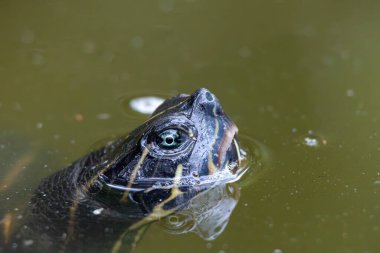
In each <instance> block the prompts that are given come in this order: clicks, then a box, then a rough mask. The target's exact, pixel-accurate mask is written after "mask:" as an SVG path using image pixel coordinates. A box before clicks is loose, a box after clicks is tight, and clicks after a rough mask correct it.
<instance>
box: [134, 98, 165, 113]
mask: <svg viewBox="0 0 380 253" xmlns="http://www.w3.org/2000/svg"><path fill="white" fill-rule="evenodd" d="M164 100H165V99H163V98H160V97H140V98H134V99H132V100H131V101H130V102H129V105H130V107H131V108H132V109H133V110H134V111H136V112H139V113H143V114H152V113H153V112H154V111H155V110H156V109H157V107H158V106H160V104H162V102H164Z"/></svg>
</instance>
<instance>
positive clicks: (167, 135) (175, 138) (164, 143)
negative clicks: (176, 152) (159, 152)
mask: <svg viewBox="0 0 380 253" xmlns="http://www.w3.org/2000/svg"><path fill="white" fill-rule="evenodd" d="M182 143H183V138H182V136H181V133H180V131H178V130H176V129H168V130H165V131H163V132H161V133H160V134H158V140H157V144H158V146H159V147H160V148H163V149H175V148H178V147H179V146H180V145H181V144H182Z"/></svg>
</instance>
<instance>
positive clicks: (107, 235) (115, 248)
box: [0, 88, 243, 253]
mask: <svg viewBox="0 0 380 253" xmlns="http://www.w3.org/2000/svg"><path fill="white" fill-rule="evenodd" d="M237 133H238V128H237V126H236V124H235V123H234V122H233V121H232V119H231V118H230V117H229V116H227V114H226V113H225V112H224V110H223V108H222V106H221V104H220V102H219V100H218V98H217V97H216V96H215V95H214V94H213V93H211V92H210V91H209V90H207V89H205V88H200V89H198V90H196V91H195V92H194V93H192V94H190V95H188V94H179V95H176V96H174V97H172V98H169V99H167V100H165V101H164V102H163V103H162V104H161V105H160V106H159V107H158V108H157V109H156V110H155V111H154V112H153V113H152V115H151V116H150V117H149V118H148V119H147V120H146V121H145V122H143V123H142V124H141V125H140V126H138V127H137V128H135V129H134V130H133V131H131V132H130V133H129V134H128V135H126V136H123V137H120V138H117V139H116V140H114V141H113V142H111V143H108V144H106V145H105V146H103V147H101V148H99V149H97V150H95V151H92V152H90V153H89V154H86V155H85V156H83V157H82V158H80V159H78V160H77V161H75V162H73V163H72V164H71V165H69V166H67V167H66V168H63V169H61V170H59V171H58V172H56V173H54V174H52V175H51V176H48V177H47V178H44V179H42V181H41V182H40V184H39V185H38V187H37V188H36V189H35V191H34V193H33V196H32V198H31V200H30V203H29V205H28V207H27V209H26V211H25V214H24V216H23V219H22V224H21V225H20V226H18V227H17V228H12V231H13V232H12V233H11V234H10V235H9V234H7V235H6V236H7V240H6V243H3V245H1V244H0V252H28V253H34V252H57V253H65V252H78V253H79V252H81V253H85V252H111V253H117V252H120V251H121V250H122V251H123V252H129V251H130V250H131V249H132V248H133V247H134V246H135V245H136V242H137V241H138V240H139V238H141V235H142V234H143V232H144V231H145V229H146V227H147V225H148V224H150V223H152V222H154V221H157V220H159V219H162V218H164V217H167V216H169V215H172V214H175V213H177V212H180V211H181V210H184V209H186V207H187V206H189V203H193V204H192V206H193V207H194V206H197V205H195V204H194V200H195V199H196V198H197V197H199V196H203V201H205V197H204V196H205V194H212V192H213V191H216V192H219V193H218V194H220V192H221V190H220V188H219V186H220V185H223V184H225V183H227V182H231V181H233V180H236V179H237V178H238V176H237V175H239V168H240V163H241V161H242V159H243V158H242V156H241V153H240V147H239V142H238V138H237ZM222 192H223V191H222ZM206 199H207V197H206ZM206 201H207V200H206ZM232 209H233V208H232ZM7 221H8V220H7V217H5V218H4V219H3V222H2V223H3V224H2V225H3V227H4V228H6V226H10V222H7ZM3 230H4V231H5V229H3ZM9 230H10V229H9V228H8V231H9ZM4 236H5V235H4V234H3V237H4ZM3 241H5V240H3Z"/></svg>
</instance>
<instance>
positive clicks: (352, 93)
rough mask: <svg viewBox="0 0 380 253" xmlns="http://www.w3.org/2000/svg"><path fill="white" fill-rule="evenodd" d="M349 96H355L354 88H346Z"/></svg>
mask: <svg viewBox="0 0 380 253" xmlns="http://www.w3.org/2000/svg"><path fill="white" fill-rule="evenodd" d="M346 95H347V97H353V96H354V95H355V92H354V90H353V89H348V90H346Z"/></svg>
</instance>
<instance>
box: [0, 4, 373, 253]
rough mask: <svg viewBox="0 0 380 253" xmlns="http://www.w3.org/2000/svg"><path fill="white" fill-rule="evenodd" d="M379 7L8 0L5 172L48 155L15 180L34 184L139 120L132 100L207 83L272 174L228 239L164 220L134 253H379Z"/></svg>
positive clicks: (248, 195)
mask: <svg viewBox="0 0 380 253" xmlns="http://www.w3.org/2000/svg"><path fill="white" fill-rule="evenodd" d="M379 7H380V3H379V2H375V1H360V2H359V1H352V0H351V1H285V0H284V1H282V0H277V1H266V0H262V1H222V0H219V1H200V0H198V1H197V0H187V1H175V0H161V1H81V2H78V1H10V0H4V1H1V3H0V88H1V89H0V137H1V139H2V140H9V139H16V140H18V142H17V145H14V146H12V150H11V151H9V149H8V150H7V147H8V146H6V147H5V148H4V149H3V151H1V150H0V152H3V154H5V153H4V152H9V154H8V153H6V154H7V155H6V157H9V159H5V160H2V161H1V163H0V164H1V170H0V176H1V177H5V174H6V172H5V171H6V168H9V167H11V166H12V164H14V163H15V161H17V159H18V158H19V157H22V156H23V155H25V154H28V152H32V153H33V151H35V152H36V159H37V160H36V161H35V162H34V163H35V164H36V163H37V164H40V165H41V166H34V167H33V168H37V169H34V171H33V172H30V171H29V172H28V171H27V170H28V167H27V168H26V169H25V171H24V174H21V175H24V176H20V177H19V178H18V179H16V182H15V184H17V182H18V183H20V182H24V183H25V184H26V185H29V184H30V185H33V184H35V183H36V182H38V181H39V179H40V178H42V177H44V176H47V175H49V174H51V173H52V172H53V171H56V170H58V169H60V168H61V167H63V166H65V165H66V164H68V163H69V162H71V161H73V160H75V159H77V158H78V157H81V156H82V155H84V154H86V153H87V152H88V151H89V150H90V149H92V148H93V147H94V146H96V145H97V143H98V142H99V141H100V140H102V139H104V138H108V137H110V136H113V135H117V134H120V133H125V132H128V131H129V130H131V129H133V128H134V127H135V126H137V125H138V124H139V123H141V122H142V121H143V120H144V119H145V118H146V117H145V116H143V115H139V114H137V113H133V112H132V111H131V109H130V108H129V106H128V101H129V99H131V98H133V97H139V96H147V95H158V96H163V97H168V96H171V95H174V94H177V93H179V92H187V93H189V92H192V91H194V90H195V89H196V88H198V87H207V88H208V89H210V90H211V91H212V92H214V93H215V94H216V95H217V96H218V97H219V99H220V100H221V102H222V104H223V107H224V109H225V111H227V112H228V114H229V115H230V116H231V117H232V118H233V119H234V120H235V122H236V123H237V125H238V126H239V129H240V134H241V135H244V136H246V137H245V138H244V137H243V138H242V140H243V144H245V145H246V146H249V145H250V141H249V139H250V138H253V139H254V140H256V141H257V142H259V143H261V144H262V146H263V147H265V149H264V148H263V150H262V152H263V154H264V155H265V157H266V158H265V159H264V161H263V166H262V168H261V169H262V173H260V176H258V177H257V178H255V179H253V180H252V179H251V178H248V179H247V178H246V179H245V181H247V180H248V181H249V182H250V183H249V184H246V185H244V186H243V188H242V190H241V197H240V200H239V202H238V204H237V207H236V209H235V210H234V212H233V213H232V216H231V218H230V222H229V224H228V226H227V228H226V230H225V231H224V232H223V234H222V235H221V236H220V237H218V238H217V239H216V240H214V241H210V242H206V241H204V240H202V239H201V238H199V237H198V236H197V235H195V234H184V235H170V234H168V233H166V232H163V230H162V227H160V226H159V225H157V224H156V225H153V226H151V227H150V229H149V230H148V231H147V233H146V234H145V236H144V238H143V239H142V240H141V242H140V243H139V245H138V247H137V248H136V250H135V253H142V252H184V253H185V252H199V253H201V252H218V253H224V252H226V253H229V252H239V253H240V252H260V253H264V252H267V253H272V252H275V253H280V252H283V253H294V252H318V253H319V252H321V253H322V252H348V253H351V252H355V253H356V252H361V253H375V252H380V241H379V238H380V195H379V194H380V156H379V154H380V129H379V120H380V99H379V93H380V84H379V82H380V71H379V70H378V69H379V67H380V33H379V24H380V16H379V14H378V13H379ZM247 136H248V137H247ZM313 145H316V146H313ZM31 150H32V151H31ZM248 150H249V148H248ZM2 157H4V155H3V156H2ZM2 159H4V158H2ZM253 169H255V168H253ZM25 173H26V174H25ZM28 173H29V174H28ZM25 175H29V176H28V177H26V176H25ZM30 175H32V176H30ZM19 195H22V196H21V197H20V198H27V197H28V193H22V194H19ZM4 196H6V195H4V193H3V195H2V197H3V198H2V199H1V200H0V205H1V206H2V208H3V209H5V207H6V208H12V209H13V207H15V208H20V209H21V208H22V207H21V206H20V207H19V206H17V202H14V203H12V204H8V203H11V202H9V201H15V199H16V200H17V194H16V192H15V191H11V193H9V198H10V199H8V200H6V199H5V197H4ZM15 212H17V211H15Z"/></svg>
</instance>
